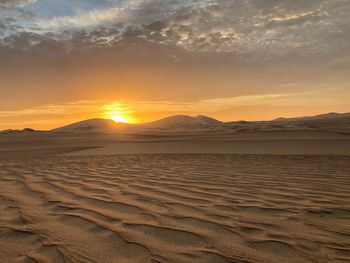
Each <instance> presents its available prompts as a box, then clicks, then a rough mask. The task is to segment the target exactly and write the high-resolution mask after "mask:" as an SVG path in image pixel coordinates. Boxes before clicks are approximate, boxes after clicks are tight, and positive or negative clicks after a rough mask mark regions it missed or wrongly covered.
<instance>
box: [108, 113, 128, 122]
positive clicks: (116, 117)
mask: <svg viewBox="0 0 350 263" xmlns="http://www.w3.org/2000/svg"><path fill="white" fill-rule="evenodd" d="M111 119H112V120H114V121H115V122H120V123H128V121H127V120H126V119H125V118H124V117H123V116H120V115H116V116H112V117H111Z"/></svg>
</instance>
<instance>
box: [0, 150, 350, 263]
mask: <svg viewBox="0 0 350 263" xmlns="http://www.w3.org/2000/svg"><path fill="white" fill-rule="evenodd" d="M349 162H350V158H349V157H334V156H333V157H330V156H288V155H285V156H276V155H275V156H273V155H218V154H216V155H203V154H198V155H193V154H188V155H184V154H181V155H166V154H161V155H119V156H104V157H103V156H99V157H98V156H95V157H40V158H34V159H15V160H2V161H0V167H1V169H0V213H1V218H0V244H1V246H0V255H1V262H103V263H108V262H114V263H119V262H120V263H121V262H140V263H144V262H184V263H185V262H188V263H192V262H213V263H219V262H227V263H228V262H266V263H268V262H269V263H270V262H271V263H274V262H275V263H280V262H295V263H302V262H347V261H349V260H350V249H349V248H350V238H349V235H350V233H349V229H350V191H349V187H350V177H349V175H350V166H349V165H348V164H349Z"/></svg>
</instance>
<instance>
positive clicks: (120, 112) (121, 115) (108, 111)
mask: <svg viewBox="0 0 350 263" xmlns="http://www.w3.org/2000/svg"><path fill="white" fill-rule="evenodd" d="M133 112H134V111H133V110H132V109H131V108H130V107H129V105H127V104H125V103H121V102H112V103H110V104H105V105H103V106H102V108H101V116H102V117H103V118H105V119H110V120H113V121H115V122H116V123H134V122H135V118H134V117H133V115H132V114H133Z"/></svg>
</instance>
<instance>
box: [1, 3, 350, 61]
mask: <svg viewBox="0 0 350 263" xmlns="http://www.w3.org/2000/svg"><path fill="white" fill-rule="evenodd" d="M30 2H32V1H29V0H27V1H25V0H14V1H9V0H5V1H4V0H2V1H1V2H0V3H2V5H3V6H6V7H7V9H17V10H18V9H21V10H26V9H25V7H26V6H27V5H28V4H29V3H30ZM102 2H104V1H102ZM109 3H110V4H109V6H106V5H104V6H103V7H101V6H99V5H96V7H95V8H88V9H86V8H85V9H83V10H79V9H77V8H76V7H75V9H71V12H70V13H69V14H67V15H57V16H54V15H53V16H50V17H40V16H35V17H33V18H31V19H28V18H27V19H20V18H16V21H15V22H14V21H12V22H9V21H7V20H4V19H3V20H0V31H5V29H4V28H6V32H7V33H6V34H5V33H3V35H6V36H8V34H9V33H8V32H10V31H11V30H12V31H13V32H14V33H18V32H27V33H28V32H31V33H36V34H40V35H45V34H46V35H48V34H49V35H50V36H51V37H53V38H55V39H58V40H60V41H70V40H71V39H72V36H73V35H74V32H73V31H85V32H87V33H88V34H90V36H91V40H90V41H89V42H90V43H88V45H89V46H93V45H94V44H95V42H98V44H99V45H101V41H100V40H101V39H104V40H105V41H104V43H105V45H106V47H108V46H110V45H112V44H113V43H114V44H118V42H119V41H120V40H122V39H125V38H127V37H130V34H132V33H134V34H135V37H139V38H143V39H148V40H149V41H154V42H158V43H161V44H165V45H175V46H178V47H181V48H183V49H185V50H188V51H191V52H206V51H208V52H221V53H222V52H229V53H232V52H235V53H240V54H246V53H253V54H260V55H266V54H268V55H285V54H289V53H295V52H298V53H303V54H318V53H321V54H323V53H329V52H332V51H334V50H335V49H339V48H341V49H346V48H347V47H348V42H349V40H350V32H349V24H350V17H349V16H348V13H349V12H350V2H349V1H339V0H308V1H302V0H286V1H277V0H261V1H256V0H235V1H232V0H202V1H197V0H189V1H173V0H171V1H170V0H133V1H110V2H109ZM48 8H50V6H49V7H48ZM11 25H12V28H11ZM14 25H15V26H16V27H14ZM155 25H158V26H155ZM1 28H3V29H2V30H1ZM116 30H117V31H118V32H117V33H116ZM96 35H99V37H98V38H96V37H94V36H96Z"/></svg>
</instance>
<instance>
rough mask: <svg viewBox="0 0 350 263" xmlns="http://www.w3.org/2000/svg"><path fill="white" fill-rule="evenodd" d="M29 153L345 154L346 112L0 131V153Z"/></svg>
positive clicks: (349, 149)
mask: <svg viewBox="0 0 350 263" xmlns="http://www.w3.org/2000/svg"><path fill="white" fill-rule="evenodd" d="M39 142H40V143H39ZM33 153H35V154H58V153H59V154H62V153H67V154H78V155H81V154H84V155H85V154H88V155H101V154H102V155H104V154H123V153H128V154H135V153H238V154H336V155H348V154H350V113H343V114H340V113H328V114H322V115H317V116H309V117H300V118H278V119H275V120H271V121H233V122H222V121H219V120H216V119H214V118H210V117H207V116H202V115H199V116H194V117H193V116H187V115H176V116H171V117H167V118H163V119H160V120H157V121H154V122H150V123H143V124H127V123H116V122H114V121H112V120H108V119H90V120H84V121H80V122H77V123H73V124H70V125H66V126H63V127H59V128H56V129H53V130H50V131H34V130H32V129H28V128H27V129H24V130H6V131H2V132H0V155H3V156H8V155H16V156H18V155H22V154H24V155H27V154H29V155H31V154H33Z"/></svg>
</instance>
